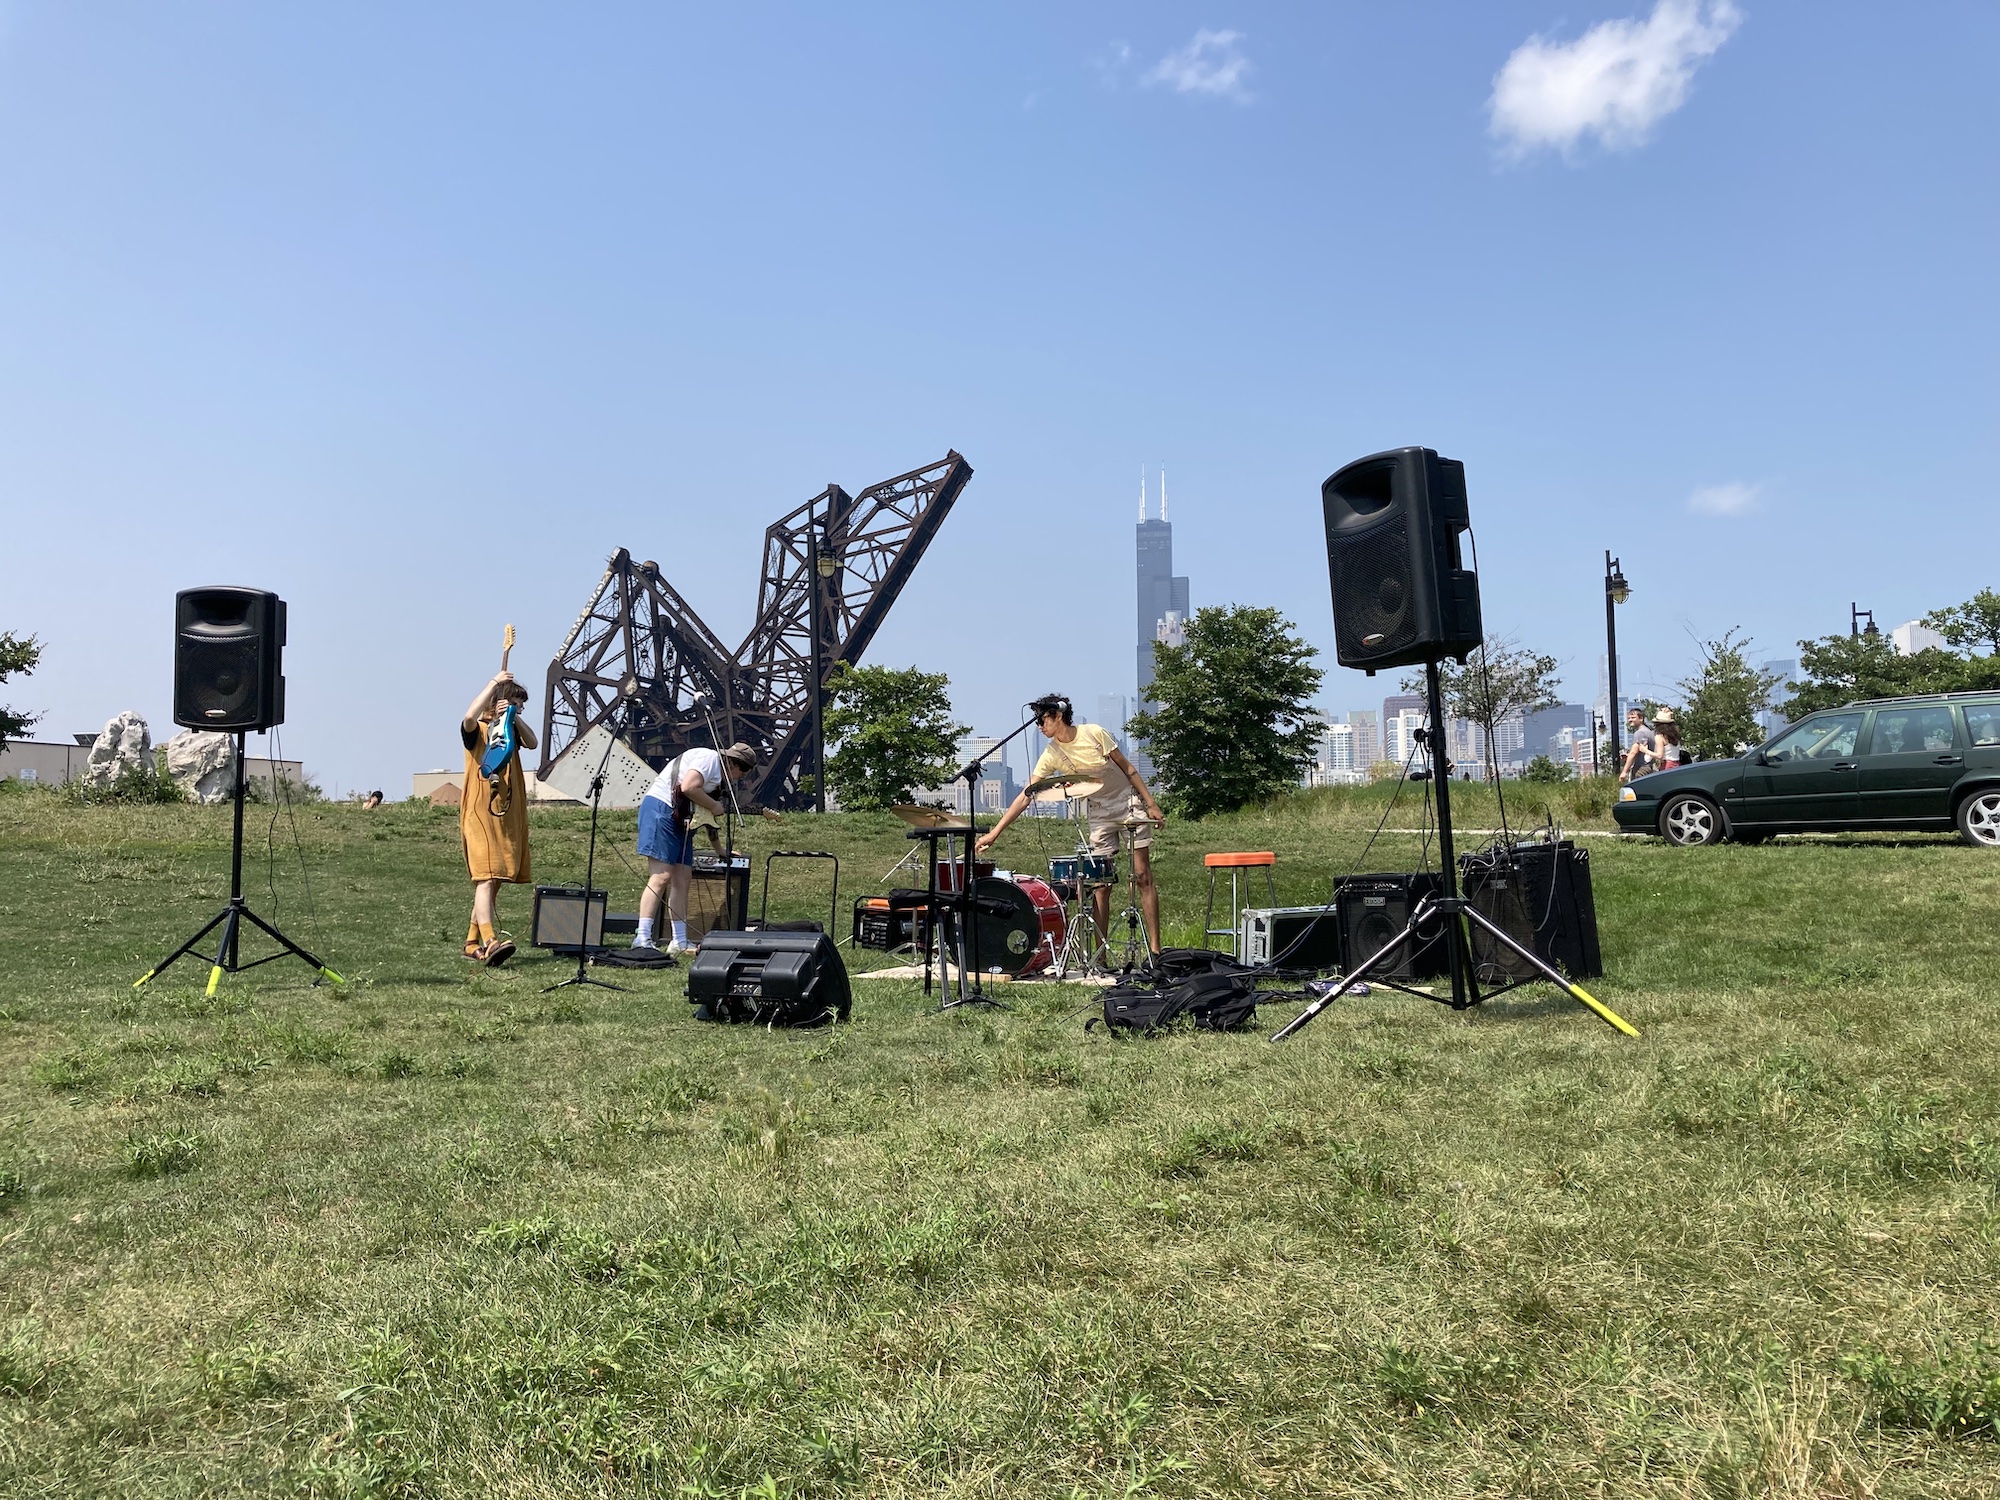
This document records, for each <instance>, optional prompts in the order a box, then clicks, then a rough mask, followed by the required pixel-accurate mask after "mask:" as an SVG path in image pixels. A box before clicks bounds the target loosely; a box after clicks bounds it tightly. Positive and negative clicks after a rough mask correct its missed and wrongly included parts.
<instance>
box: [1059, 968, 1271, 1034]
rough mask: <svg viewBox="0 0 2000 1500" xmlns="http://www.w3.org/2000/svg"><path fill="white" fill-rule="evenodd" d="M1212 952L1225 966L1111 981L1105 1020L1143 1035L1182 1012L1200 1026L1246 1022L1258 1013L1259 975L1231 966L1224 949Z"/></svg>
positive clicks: (1221, 1028) (1161, 1028)
mask: <svg viewBox="0 0 2000 1500" xmlns="http://www.w3.org/2000/svg"><path fill="white" fill-rule="evenodd" d="M1169 951H1170V952H1172V951H1176V950H1169ZM1178 951H1181V952H1196V953H1199V952H1201V951H1202V950H1200V949H1192V950H1188V949H1182V950H1178ZM1162 956H1163V957H1164V955H1162ZM1215 957H1217V958H1221V959H1222V960H1223V963H1224V964H1226V965H1228V967H1226V968H1225V967H1222V966H1214V967H1211V968H1209V970H1208V971H1207V972H1206V973H1198V974H1194V975H1192V976H1190V977H1187V978H1183V979H1180V980H1178V981H1173V982H1168V983H1163V984H1145V983H1131V982H1127V983H1124V984H1114V985H1113V986H1111V988H1110V989H1108V990H1106V991H1105V992H1104V1016H1103V1021H1104V1024H1105V1026H1106V1027H1107V1028H1108V1029H1110V1030H1112V1031H1136V1032H1139V1033H1140V1034H1141V1035H1146V1036H1150V1035H1152V1034H1154V1033H1156V1032H1160V1031H1164V1030H1166V1029H1167V1028H1168V1027H1170V1026H1172V1025H1173V1024H1174V1023H1175V1022H1176V1021H1178V1020H1180V1019H1181V1018H1182V1017H1184V1016H1185V1017H1186V1018H1187V1019H1189V1020H1191V1021H1193V1022H1194V1024H1195V1025H1196V1026H1198V1027H1200V1028H1201V1029H1202V1030H1204V1031H1235V1030H1238V1029H1239V1028H1241V1027H1244V1026H1248V1025H1249V1024H1250V1023H1251V1022H1252V1021H1253V1020H1255V1019H1256V1016H1257V976H1256V975H1254V974H1252V973H1250V972H1249V971H1247V970H1244V971H1241V972H1231V971H1232V970H1234V969H1235V968H1236V965H1235V964H1234V963H1233V962H1232V961H1231V960H1229V959H1228V958H1227V957H1226V956H1225V955H1222V954H1217V955H1215ZM1097 1021H1098V1018H1097V1017H1095V1016H1093V1017H1092V1018H1091V1019H1090V1020H1089V1021H1086V1022H1085V1023H1084V1030H1086V1031H1088V1030H1090V1029H1091V1028H1092V1027H1094V1026H1095V1025H1096V1024H1097Z"/></svg>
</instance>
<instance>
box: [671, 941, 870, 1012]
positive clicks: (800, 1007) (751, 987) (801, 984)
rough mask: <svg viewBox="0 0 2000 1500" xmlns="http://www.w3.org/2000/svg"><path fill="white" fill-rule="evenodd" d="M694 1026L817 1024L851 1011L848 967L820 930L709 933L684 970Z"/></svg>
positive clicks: (831, 942)
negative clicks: (704, 1023) (720, 1023)
mask: <svg viewBox="0 0 2000 1500" xmlns="http://www.w3.org/2000/svg"><path fill="white" fill-rule="evenodd" d="M687 997H688V999H689V1000H690V1001H691V1002H692V1003H693V1004H694V1005H696V1006H697V1007H699V1008H698V1009H697V1010H696V1011H695V1019H696V1020H699V1021H752V1022H756V1023H757V1024H759V1025H763V1026H824V1025H826V1024H827V1023H828V1022H830V1021H836V1020H839V1021H845V1020H846V1019H847V1017H848V1013H849V1012H850V1011H852V1010H853V1009H854V995H853V991H852V990H850V989H849V988H848V983H847V965H845V964H844V963H842V962H841V961H840V950H839V949H838V948H836V947H834V945H833V939H832V938H830V937H828V936H827V935H826V934H825V933H823V932H775V931H769V930H766V931H763V932H711V933H709V934H708V935H707V936H705V937H704V938H702V940H701V951H700V952H699V953H697V954H695V956H694V962H693V963H691V964H689V965H688V980H687Z"/></svg>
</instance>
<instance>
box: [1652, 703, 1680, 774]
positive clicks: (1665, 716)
mask: <svg viewBox="0 0 2000 1500" xmlns="http://www.w3.org/2000/svg"><path fill="white" fill-rule="evenodd" d="M1653 736H1654V739H1655V741H1656V751H1655V753H1656V754H1657V755H1658V756H1659V760H1660V769H1661V770H1662V771H1672V770H1675V769H1677V768H1678V767H1681V766H1684V765H1686V764H1687V763H1688V754H1687V751H1685V750H1683V749H1682V748H1681V726H1680V723H1679V721H1678V720H1676V719H1675V718H1674V711H1673V710H1672V709H1671V708H1664V707H1663V708H1661V710H1660V711H1659V712H1658V713H1656V714H1654V715H1653Z"/></svg>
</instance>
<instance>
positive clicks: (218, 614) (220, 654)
mask: <svg viewBox="0 0 2000 1500" xmlns="http://www.w3.org/2000/svg"><path fill="white" fill-rule="evenodd" d="M284 652H285V601H284V600H282V599H280V598H279V597H278V596H277V595H276V594H273V593H271V592H269V591H268V590H265V589H244V588H234V587H231V586H230V585H228V584H217V585H214V586H212V587H210V588H204V589H182V590H181V591H180V592H179V593H178V594H176V595H175V596H174V722H175V723H176V724H180V725H184V726H185V727H187V728H189V729H221V730H228V731H232V732H233V731H235V730H241V729H269V728H270V727H271V726H272V725H273V724H282V723H284V722H285V678H284V673H283V671H282V666H283V659H284Z"/></svg>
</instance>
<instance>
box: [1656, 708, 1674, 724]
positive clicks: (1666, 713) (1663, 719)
mask: <svg viewBox="0 0 2000 1500" xmlns="http://www.w3.org/2000/svg"><path fill="white" fill-rule="evenodd" d="M1653 722H1654V723H1655V724H1676V723H1679V722H1680V721H1679V720H1678V719H1676V718H1675V717H1674V711H1673V710H1672V709H1671V708H1666V707H1662V708H1661V709H1660V710H1659V712H1658V713H1656V714H1654V715H1653Z"/></svg>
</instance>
